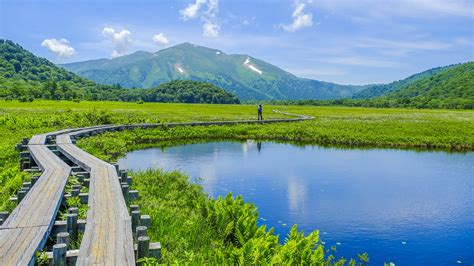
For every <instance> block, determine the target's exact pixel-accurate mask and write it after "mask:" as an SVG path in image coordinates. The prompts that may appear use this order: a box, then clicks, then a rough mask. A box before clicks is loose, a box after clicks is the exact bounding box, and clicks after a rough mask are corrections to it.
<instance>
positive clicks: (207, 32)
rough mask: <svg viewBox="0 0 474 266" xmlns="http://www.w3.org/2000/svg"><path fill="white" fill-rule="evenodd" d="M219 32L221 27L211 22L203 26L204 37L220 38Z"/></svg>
mask: <svg viewBox="0 0 474 266" xmlns="http://www.w3.org/2000/svg"><path fill="white" fill-rule="evenodd" d="M219 30H220V26H219V25H218V24H216V23H213V22H211V21H207V22H206V23H204V25H203V26H202V35H203V36H204V37H211V38H214V37H217V36H219Z"/></svg>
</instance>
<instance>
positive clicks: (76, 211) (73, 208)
mask: <svg viewBox="0 0 474 266" xmlns="http://www.w3.org/2000/svg"><path fill="white" fill-rule="evenodd" d="M67 210H68V211H69V213H73V214H78V213H79V208H77V207H71V208H69V209H67Z"/></svg>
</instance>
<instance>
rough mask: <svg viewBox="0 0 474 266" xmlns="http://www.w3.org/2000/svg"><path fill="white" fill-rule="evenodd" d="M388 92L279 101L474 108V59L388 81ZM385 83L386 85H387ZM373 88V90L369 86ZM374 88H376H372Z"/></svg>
mask: <svg viewBox="0 0 474 266" xmlns="http://www.w3.org/2000/svg"><path fill="white" fill-rule="evenodd" d="M385 86H387V87H391V89H390V91H389V92H388V93H387V92H386V91H385V92H384V93H387V94H386V95H382V96H378V97H374V98H370V99H336V100H327V101H318V100H305V101H279V102H272V103H280V104H291V105H319V106H329V105H345V106H362V107H387V108H398V107H403V108H432V109H437V108H443V109H474V62H468V63H464V64H458V65H452V66H448V67H444V68H437V69H432V70H430V71H426V72H423V73H421V74H419V76H417V75H414V76H411V77H409V78H408V79H406V80H403V81H399V82H396V83H391V84H387V85H385ZM387 87H385V88H387ZM369 91H370V90H369ZM371 92H374V93H379V92H380V91H378V92H376V90H372V91H371Z"/></svg>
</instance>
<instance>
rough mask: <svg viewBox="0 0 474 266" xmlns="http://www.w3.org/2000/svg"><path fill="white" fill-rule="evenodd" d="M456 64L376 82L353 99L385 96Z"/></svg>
mask: <svg viewBox="0 0 474 266" xmlns="http://www.w3.org/2000/svg"><path fill="white" fill-rule="evenodd" d="M452 67H454V65H451V66H445V67H437V68H432V69H429V70H426V71H423V72H421V73H418V74H415V75H411V76H410V77H408V78H406V79H402V80H398V81H394V82H391V83H388V84H376V85H369V86H367V88H366V89H364V90H362V91H360V92H358V93H356V94H354V95H353V96H352V99H370V98H375V97H378V96H383V95H386V94H388V93H390V92H392V91H396V90H399V89H401V88H403V87H405V86H409V85H411V84H413V83H415V82H416V81H418V80H421V79H423V78H425V77H431V76H432V75H434V74H436V73H438V72H440V71H443V70H446V69H449V68H452Z"/></svg>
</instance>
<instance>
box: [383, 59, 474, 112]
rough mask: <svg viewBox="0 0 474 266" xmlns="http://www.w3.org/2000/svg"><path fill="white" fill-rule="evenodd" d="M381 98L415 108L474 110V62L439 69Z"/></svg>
mask: <svg viewBox="0 0 474 266" xmlns="http://www.w3.org/2000/svg"><path fill="white" fill-rule="evenodd" d="M380 98H381V99H386V100H388V101H397V102H399V103H401V105H407V106H413V107H422V108H440V107H441V108H466V109H467V108H469V109H472V108H473V107H474V62H468V63H464V64H458V65H452V66H448V67H444V68H441V69H436V70H435V71H434V73H432V74H431V75H427V76H424V77H422V78H419V79H417V80H416V81H413V82H410V83H408V84H406V85H405V86H402V87H400V88H398V89H396V90H393V91H391V92H390V93H388V94H386V95H385V96H382V97H380Z"/></svg>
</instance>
